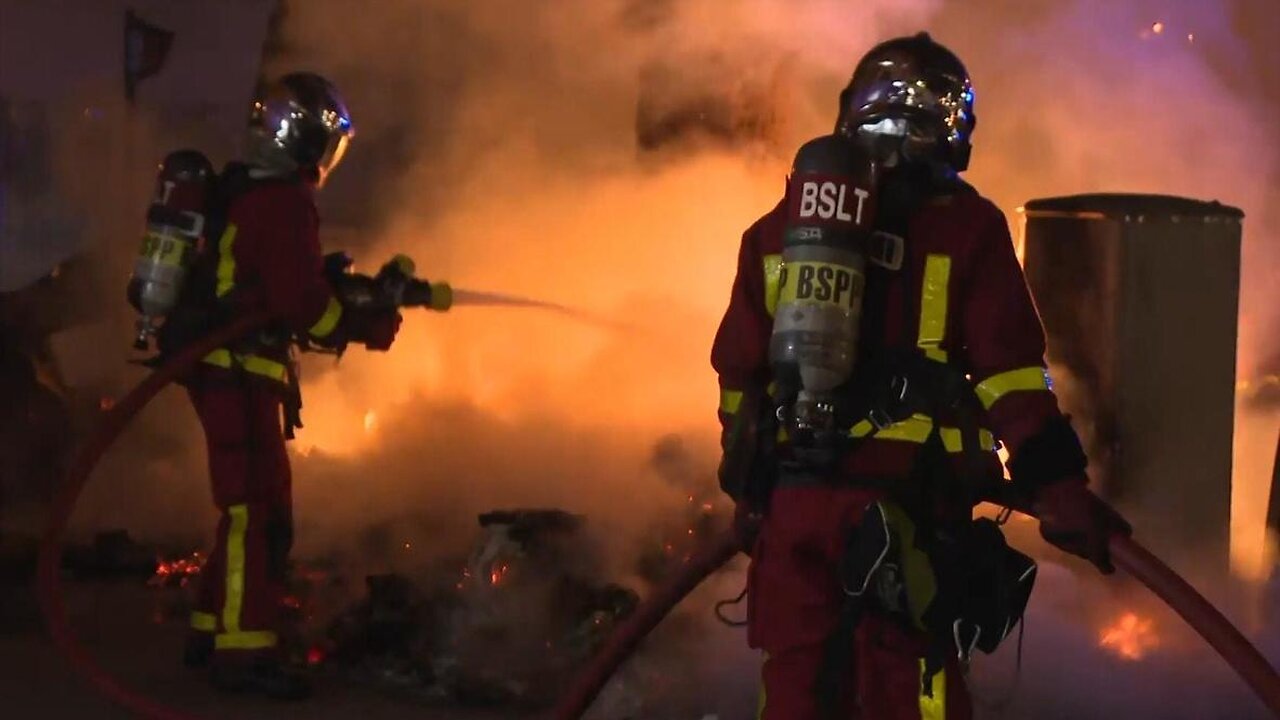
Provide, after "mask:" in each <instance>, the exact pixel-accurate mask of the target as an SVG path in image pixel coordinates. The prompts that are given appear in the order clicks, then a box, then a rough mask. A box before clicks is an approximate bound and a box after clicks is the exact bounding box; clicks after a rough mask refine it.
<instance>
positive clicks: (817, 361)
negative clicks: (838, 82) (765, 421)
mask: <svg viewBox="0 0 1280 720" xmlns="http://www.w3.org/2000/svg"><path fill="white" fill-rule="evenodd" d="M875 189H876V166H875V164H874V162H873V161H872V160H871V158H870V156H869V155H868V154H867V153H866V151H865V150H863V149H862V148H861V147H860V146H858V145H856V144H854V143H852V142H850V141H849V140H848V139H846V138H844V137H841V136H838V135H827V136H823V137H819V138H816V139H814V140H811V141H809V142H808V143H806V144H805V145H804V146H802V147H801V148H800V150H799V151H798V152H797V153H796V157H795V161H794V163H793V165H792V170H791V176H790V178H789V179H788V182H787V205H786V207H787V225H786V234H785V237H784V241H783V242H784V245H783V253H782V268H781V272H780V275H779V281H778V286H779V288H778V304H777V309H776V312H775V313H774V322H773V334H772V337H771V338H770V341H769V361H770V364H771V366H772V368H773V374H774V381H775V384H776V390H775V392H774V399H775V401H777V402H778V404H779V406H780V407H782V408H784V412H785V413H786V414H787V415H788V417H786V418H783V419H784V420H785V421H786V425H787V426H788V428H789V429H790V430H791V431H792V432H793V433H817V432H821V431H822V430H824V429H830V428H831V425H832V423H833V422H834V417H833V404H832V397H831V395H832V392H833V391H834V390H835V389H836V388H838V387H839V386H840V385H842V384H843V383H845V382H846V381H847V380H848V379H849V377H850V375H851V374H852V373H853V367H854V362H855V360H856V358H857V353H858V329H859V324H860V320H861V315H862V297H863V292H864V289H865V286H866V283H865V271H866V265H867V245H868V241H869V238H870V236H871V232H872V222H873V221H874V207H875Z"/></svg>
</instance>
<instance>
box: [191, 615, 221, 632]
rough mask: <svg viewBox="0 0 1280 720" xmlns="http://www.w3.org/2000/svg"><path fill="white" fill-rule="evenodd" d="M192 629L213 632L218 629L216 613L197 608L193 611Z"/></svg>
mask: <svg viewBox="0 0 1280 720" xmlns="http://www.w3.org/2000/svg"><path fill="white" fill-rule="evenodd" d="M191 629H192V630H199V631H200V632H213V631H214V630H217V629H218V618H217V616H216V615H213V614H212V613H207V612H200V611H199V610H196V611H194V612H192V613H191Z"/></svg>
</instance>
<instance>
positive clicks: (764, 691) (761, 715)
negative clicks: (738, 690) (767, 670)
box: [756, 653, 769, 720]
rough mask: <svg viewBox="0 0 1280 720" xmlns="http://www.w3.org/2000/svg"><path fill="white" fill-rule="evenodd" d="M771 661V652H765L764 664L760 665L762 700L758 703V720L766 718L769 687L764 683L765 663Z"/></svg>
mask: <svg viewBox="0 0 1280 720" xmlns="http://www.w3.org/2000/svg"><path fill="white" fill-rule="evenodd" d="M768 663H769V653H764V664H762V665H761V666H760V700H759V702H758V703H756V720H764V706H765V703H766V701H767V700H768V693H767V688H766V687H765V684H764V665H767V664H768Z"/></svg>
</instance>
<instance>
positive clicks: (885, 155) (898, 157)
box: [852, 117, 938, 168]
mask: <svg viewBox="0 0 1280 720" xmlns="http://www.w3.org/2000/svg"><path fill="white" fill-rule="evenodd" d="M852 135H853V137H854V139H855V140H856V141H857V142H858V143H859V144H861V145H862V146H863V147H865V148H866V149H867V150H868V151H869V152H870V153H871V156H872V158H874V159H875V160H876V162H878V163H879V164H880V166H881V167H883V168H896V167H899V166H901V165H909V164H915V163H920V162H927V161H929V160H931V159H933V158H934V157H935V156H936V155H937V150H938V140H937V134H936V133H934V132H932V131H931V130H929V129H927V128H924V127H922V126H921V124H920V123H919V122H915V121H912V120H911V119H909V118H906V117H885V118H881V119H879V120H873V121H870V122H866V123H863V124H861V125H858V126H856V127H855V128H854V129H853V133H852Z"/></svg>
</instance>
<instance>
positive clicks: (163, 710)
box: [36, 313, 268, 720]
mask: <svg viewBox="0 0 1280 720" xmlns="http://www.w3.org/2000/svg"><path fill="white" fill-rule="evenodd" d="M267 319H268V318H267V316H266V315H265V314H263V313H258V314H253V315H249V316H246V317H243V318H241V319H239V320H236V321H235V322H232V323H230V324H229V325H227V326H226V327H223V328H221V329H219V330H216V331H214V332H212V333H210V334H209V335H206V336H205V337H203V338H201V339H200V340H199V341H197V342H196V343H193V344H192V345H191V346H189V347H187V348H185V349H184V350H182V351H181V352H179V353H178V354H177V355H175V356H174V357H173V358H172V359H170V360H169V361H168V362H166V363H165V364H164V365H162V366H161V367H160V368H159V369H157V370H156V371H155V372H153V373H151V374H150V375H148V376H147V378H146V379H145V380H143V381H142V382H141V383H139V384H138V386H137V387H135V388H134V389H133V390H131V391H130V392H129V394H128V395H125V396H124V397H123V398H121V399H120V400H119V401H118V402H117V403H115V405H114V406H113V407H112V408H111V409H110V410H108V411H107V412H106V413H105V414H104V415H103V417H102V419H101V421H100V422H99V423H98V424H97V426H96V427H95V428H94V429H93V434H91V435H90V436H89V438H88V440H86V441H85V443H84V444H83V445H81V446H80V449H79V450H78V451H77V452H76V454H75V457H74V458H73V459H72V462H71V467H70V469H69V470H68V471H67V475H66V478H65V479H64V480H63V483H62V486H61V487H60V488H59V489H58V494H57V496H56V497H55V498H54V501H53V506H52V507H51V508H50V510H49V520H48V523H47V525H46V528H45V535H44V539H43V540H42V541H41V544H40V557H39V560H38V564H37V570H36V573H37V574H36V590H37V593H38V594H39V599H40V610H41V612H42V613H44V618H45V623H46V624H47V625H48V627H49V636H50V638H51V639H52V640H53V643H54V645H56V646H57V648H58V650H60V651H61V652H62V654H63V655H64V656H66V658H67V659H68V660H69V661H70V662H71V664H72V666H73V667H74V668H75V670H76V671H77V672H79V673H80V674H81V675H82V676H84V677H85V678H86V679H87V680H88V681H89V682H90V683H92V685H93V686H94V687H95V688H97V690H98V691H99V692H101V693H102V694H103V695H105V696H106V697H107V698H109V699H111V700H112V701H113V702H115V703H117V704H119V705H120V706H122V707H124V708H125V709H127V710H130V711H131V712H134V713H136V714H137V715H138V716H140V717H143V718H150V719H151V720H198V718H196V717H195V716H193V715H189V714H187V713H184V712H182V711H180V710H175V709H173V708H170V707H167V706H165V705H161V704H160V703H157V702H155V701H153V700H150V699H148V698H147V697H145V696H144V695H141V694H139V693H136V692H134V691H132V690H130V689H128V688H126V687H125V686H124V685H122V684H120V682H119V681H118V680H117V679H116V678H114V677H112V676H111V675H110V674H108V673H107V672H106V671H105V670H103V669H102V667H101V666H99V665H98V663H97V662H96V661H94V659H93V657H92V656H90V655H89V652H88V651H87V650H86V649H85V647H84V646H83V645H81V644H80V641H79V640H78V639H77V638H76V636H75V633H73V632H72V630H71V625H70V623H69V622H68V620H67V609H66V606H65V605H64V604H63V600H62V586H61V583H60V582H59V577H60V575H61V566H62V535H63V533H64V532H65V531H66V528H67V522H68V521H69V520H70V518H71V513H72V512H73V511H74V510H75V506H76V501H77V500H79V498H80V493H81V491H82V490H83V489H84V486H85V483H86V482H88V480H89V475H90V474H91V473H92V472H93V469H94V467H95V466H96V465H97V464H98V461H99V460H100V459H101V458H102V455H103V454H104V453H105V452H106V451H107V448H109V447H111V444H112V443H113V442H115V440H116V438H117V437H119V436H120V433H121V432H122V431H123V430H124V428H125V427H126V426H127V425H128V424H129V422H130V421H132V420H133V418H134V416H135V415H137V414H138V411H140V410H141V409H142V408H143V407H144V406H145V405H146V404H147V403H148V402H150V401H151V399H152V398H154V397H155V396H156V394H157V393H159V392H160V391H161V390H162V389H164V387H165V386H166V385H168V384H169V383H171V382H173V381H174V379H176V378H178V377H179V376H181V375H183V374H185V373H187V372H188V371H190V370H191V369H192V368H193V367H195V365H196V364H197V363H199V362H200V359H201V358H203V357H204V356H205V355H207V354H209V353H210V352H212V351H213V350H216V349H217V348H219V347H222V346H223V345H226V344H227V343H229V342H231V341H232V340H234V339H236V338H238V337H242V336H244V335H247V334H249V333H252V332H253V331H255V330H257V329H259V328H261V327H262V326H263V325H265V324H266V322H267Z"/></svg>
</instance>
